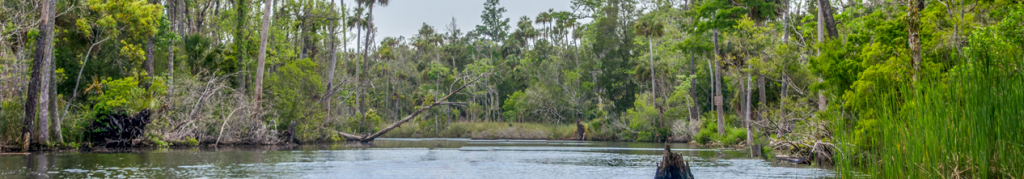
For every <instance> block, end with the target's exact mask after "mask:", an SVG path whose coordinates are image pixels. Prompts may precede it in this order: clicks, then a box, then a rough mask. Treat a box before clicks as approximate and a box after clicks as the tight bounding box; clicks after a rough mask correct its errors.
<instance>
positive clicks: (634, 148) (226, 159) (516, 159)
mask: <svg viewBox="0 0 1024 179" xmlns="http://www.w3.org/2000/svg"><path fill="white" fill-rule="evenodd" d="M663 147H664V145H663V144H657V143H635V142H579V141H546V140H469V139H377V141H375V142H374V143H373V144H372V146H357V145H349V144H318V145H302V146H293V147H274V146H264V147H219V148H213V147H199V148H184V149H152V150H131V151H122V152H119V153H95V152H90V153H86V152H71V153H46V154H28V155H0V178H531V179H532V178H653V177H654V172H655V170H656V169H655V168H656V166H657V162H659V161H661V155H662V151H663V150H664V149H663ZM672 149H673V151H674V152H677V153H682V154H683V156H684V158H685V159H686V160H687V161H690V163H691V165H692V170H693V173H694V175H695V176H696V177H697V178H832V177H834V172H833V171H831V170H826V169H820V168H814V167H807V166H795V165H789V164H785V163H778V162H769V161H766V160H764V159H760V158H750V157H747V156H748V155H749V152H748V151H745V150H735V149H702V148H698V147H695V146H691V145H687V144H672Z"/></svg>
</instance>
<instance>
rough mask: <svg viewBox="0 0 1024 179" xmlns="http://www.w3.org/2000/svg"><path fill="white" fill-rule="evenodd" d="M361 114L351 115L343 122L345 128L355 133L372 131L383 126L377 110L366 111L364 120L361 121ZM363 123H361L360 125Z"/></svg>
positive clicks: (378, 129)
mask: <svg viewBox="0 0 1024 179" xmlns="http://www.w3.org/2000/svg"><path fill="white" fill-rule="evenodd" d="M362 119H363V118H362V116H352V117H350V118H349V119H348V121H347V122H345V129H346V130H347V131H352V132H355V133H357V134H364V133H373V132H377V131H380V129H381V127H384V126H382V125H384V123H383V119H381V117H380V115H377V111H375V110H373V109H370V110H368V111H366V118H365V119H366V121H365V122H364V121H362ZM360 123H363V125H360Z"/></svg>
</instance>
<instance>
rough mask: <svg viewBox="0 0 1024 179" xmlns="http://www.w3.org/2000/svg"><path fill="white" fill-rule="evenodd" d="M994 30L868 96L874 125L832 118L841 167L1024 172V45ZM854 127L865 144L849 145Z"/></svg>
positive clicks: (844, 170) (914, 173)
mask: <svg viewBox="0 0 1024 179" xmlns="http://www.w3.org/2000/svg"><path fill="white" fill-rule="evenodd" d="M997 33H999V32H997V31H986V30H980V32H976V33H975V34H973V35H972V36H971V44H972V45H971V47H968V48H965V51H967V53H966V55H965V57H960V58H958V59H959V60H958V65H956V66H954V67H952V68H950V70H949V71H947V72H943V73H941V74H937V75H924V74H922V75H921V76H920V77H919V80H918V81H917V82H916V83H914V82H910V83H904V84H891V85H892V86H891V87H892V88H891V89H893V90H894V91H890V92H886V93H884V94H885V95H880V96H877V98H875V99H872V101H874V102H875V104H877V106H876V107H875V108H876V109H875V112H876V114H877V115H876V116H877V123H878V124H877V125H876V126H877V127H876V129H875V130H874V132H866V133H865V132H861V134H855V133H856V132H858V131H857V130H858V129H854V127H853V126H856V123H855V122H852V121H847V120H842V119H840V120H836V121H835V122H834V124H835V127H834V128H835V129H836V131H834V133H835V139H836V140H837V142H838V143H837V144H838V145H837V148H838V149H839V152H838V153H837V154H836V157H837V159H838V160H837V163H836V165H837V169H838V171H839V172H840V175H841V176H846V177H857V176H864V175H863V174H867V175H869V176H872V177H873V178H953V177H970V178H1022V177H1024V53H1021V48H1020V47H1019V44H1013V43H1012V42H1010V41H1006V40H1002V39H1005V37H1003V36H999V35H994V34H997ZM861 130H863V129H861ZM857 135H862V136H860V137H861V138H862V139H860V140H864V139H863V138H868V139H867V141H869V142H866V143H868V144H870V146H856V145H853V144H855V143H857V141H856V140H858V139H857ZM861 143H865V142H861Z"/></svg>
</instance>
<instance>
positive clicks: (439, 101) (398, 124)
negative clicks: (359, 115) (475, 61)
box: [337, 74, 487, 142]
mask: <svg viewBox="0 0 1024 179" xmlns="http://www.w3.org/2000/svg"><path fill="white" fill-rule="evenodd" d="M486 75H487V74H482V75H480V76H478V77H476V79H473V81H469V82H466V83H465V84H463V85H462V87H459V88H458V89H455V91H452V92H451V93H448V95H445V96H444V97H443V98H440V99H437V101H434V102H433V103H430V104H428V105H426V106H422V107H420V109H419V110H416V111H415V112H413V113H412V114H409V115H408V116H405V117H404V118H402V120H399V121H397V122H395V123H394V124H391V126H388V127H387V128H384V129H381V130H380V131H377V133H373V134H370V135H363V136H357V135H354V134H349V133H345V132H337V133H338V135H340V136H342V137H345V140H348V141H359V142H370V141H373V140H374V139H376V138H377V137H380V136H383V135H384V134H385V133H388V131H391V130H394V129H395V128H398V127H401V126H402V124H404V123H406V122H409V120H412V119H413V118H415V117H416V116H417V115H419V114H420V113H423V111H427V110H430V108H433V107H434V106H437V105H447V104H452V103H448V102H444V101H445V100H448V98H449V97H452V95H455V94H456V93H459V91H462V89H465V88H466V86H469V85H470V84H473V83H476V81H478V80H480V78H482V77H484V76H486Z"/></svg>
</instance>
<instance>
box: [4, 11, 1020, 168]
mask: <svg viewBox="0 0 1024 179" xmlns="http://www.w3.org/2000/svg"><path fill="white" fill-rule="evenodd" d="M566 1H570V2H571V4H572V6H571V8H572V11H555V10H554V9H552V10H549V11H543V12H538V14H537V15H535V16H534V15H528V16H522V17H505V16H504V14H505V13H506V12H507V9H505V7H504V6H502V4H501V1H499V0H485V2H484V4H483V5H484V6H483V7H484V8H483V9H482V11H481V13H480V17H481V21H480V22H466V21H464V20H462V19H454V18H453V19H452V21H451V22H450V23H449V24H444V25H436V24H435V25H431V24H426V23H424V24H423V25H422V26H421V28H420V29H418V30H417V33H416V34H407V35H408V36H399V37H385V36H384V35H382V34H380V33H378V32H379V31H380V29H379V28H381V27H378V26H376V25H375V23H378V22H380V21H382V19H375V16H379V15H380V14H379V13H380V12H381V11H379V10H380V9H381V8H389V5H392V3H391V1H389V0H356V1H355V2H354V3H353V2H350V1H334V0H262V1H260V0H196V1H186V0H70V1H57V0H0V22H2V23H0V151H5V152H16V153H25V152H30V151H40V150H42V151H46V150H72V149H85V148H93V147H97V148H101V147H128V148H131V147H158V148H160V147H170V146H202V145H207V146H209V145H230V144H237V145H243V144H245V145H295V144H301V143H313V142H341V141H358V142H363V143H365V142H370V141H373V140H374V139H376V138H377V137H413V138H425V137H457V138H477V139H499V138H513V139H556V140H587V141H627V142H653V143H665V142H689V143H693V144H699V145H702V146H726V147H736V148H747V149H749V150H750V153H752V154H761V156H762V157H765V158H769V159H779V160H784V161H790V162H793V163H808V164H811V165H815V166H821V167H834V168H835V170H836V171H837V173H838V174H839V175H840V176H839V177H841V178H847V177H864V176H866V177H874V178H907V177H910V178H960V177H966V178H1024V173H1021V171H1024V130H1021V129H1024V120H1021V118H1020V116H1024V103H1022V102H1021V101H1024V90H1021V89H1024V60H1022V59H1024V2H1021V1H1004V0H984V1H974V0H863V1H862V0H831V1H830V0H758V1H755V0H566ZM395 3H401V2H399V1H395ZM375 9H377V10H378V11H377V13H376V14H375V13H374V10H375ZM408 15H415V14H408ZM389 17H390V16H389ZM384 20H387V19H384ZM459 23H473V24H478V25H476V26H475V28H473V29H459V28H458V27H459V25H458V24H459ZM676 163H677V162H676Z"/></svg>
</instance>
